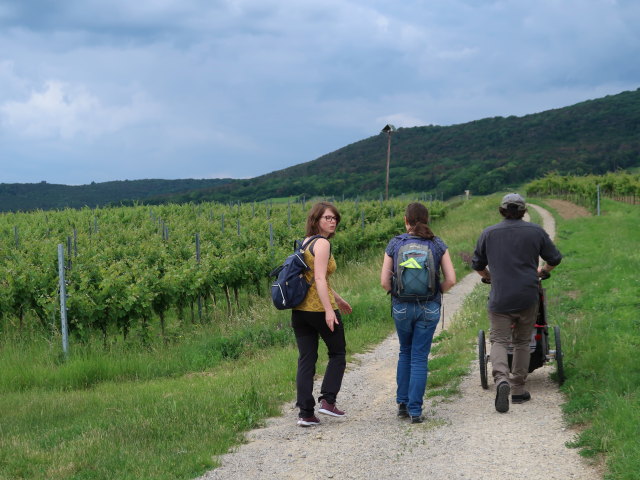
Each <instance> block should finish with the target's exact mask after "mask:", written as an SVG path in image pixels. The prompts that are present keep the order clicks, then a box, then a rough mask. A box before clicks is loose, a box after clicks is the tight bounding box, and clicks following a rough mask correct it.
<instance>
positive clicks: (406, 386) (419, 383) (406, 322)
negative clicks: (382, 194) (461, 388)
mask: <svg viewBox="0 0 640 480" xmlns="http://www.w3.org/2000/svg"><path fill="white" fill-rule="evenodd" d="M428 223H429V211H428V210H427V207H425V206H424V205H422V204H421V203H418V202H416V203H410V204H409V205H408V206H407V209H406V211H405V216H404V225H405V228H406V231H407V233H403V234H402V235H398V236H396V237H394V238H392V239H391V241H390V242H389V244H388V245H387V248H386V250H385V254H384V260H383V263H382V272H381V274H380V283H381V284H382V288H384V289H385V290H386V291H387V292H388V293H390V294H391V296H392V297H391V298H392V313H393V320H394V322H395V324H396V331H397V333H398V339H399V340H400V353H399V355H398V367H397V371H396V383H397V390H396V403H397V404H398V417H401V418H409V419H410V420H411V423H422V422H423V421H424V417H423V415H422V399H423V397H424V391H425V389H426V386H427V372H428V365H427V360H428V357H429V352H430V351H431V342H432V340H433V334H434V332H435V330H436V327H437V326H438V321H439V320H440V306H441V304H442V294H443V293H444V292H446V291H447V290H449V289H450V288H451V287H453V285H455V283H456V272H455V271H454V269H453V263H452V262H451V257H450V256H449V250H448V249H447V245H446V244H445V243H444V242H443V241H442V239H440V238H439V237H436V236H435V235H434V234H433V232H432V231H431V229H430V228H429V226H428ZM403 247H404V248H403ZM427 249H428V250H427ZM401 252H403V253H402V255H401ZM404 252H406V255H407V257H408V258H405V253H404ZM428 252H430V254H429V253H428ZM418 253H420V254H423V253H425V254H426V255H425V256H422V257H418ZM399 257H402V258H399ZM429 257H431V258H432V260H431V263H430V265H429V266H431V267H432V269H433V270H434V274H435V275H434V282H433V284H432V285H433V287H432V289H428V288H426V289H425V290H424V292H418V291H417V289H416V291H415V292H412V293H413V294H414V296H413V298H412V297H411V296H410V295H409V296H406V295H402V294H401V292H399V291H398V290H400V289H401V288H400V287H399V283H398V281H397V279H396V278H394V277H395V276H396V275H395V273H394V272H396V271H397V270H398V269H397V268H396V267H397V266H398V264H399V265H400V266H403V267H404V265H405V264H407V265H406V267H404V268H409V269H423V268H424V266H422V265H420V264H418V262H417V261H415V259H416V258H429ZM403 260H404V261H403ZM424 264H425V265H426V262H425V263H424ZM440 270H442V273H444V281H442V282H441V281H440ZM414 271H415V270H414ZM419 275H420V273H419V272H418V273H414V274H412V276H413V277H414V278H421V277H420V276H419ZM402 278H403V279H405V278H406V277H404V276H403V277H402ZM407 278H408V277H407ZM425 280H426V275H425ZM394 287H396V288H394ZM418 287H419V288H421V284H420V285H419V286H418Z"/></svg>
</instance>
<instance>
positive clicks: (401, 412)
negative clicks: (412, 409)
mask: <svg viewBox="0 0 640 480" xmlns="http://www.w3.org/2000/svg"><path fill="white" fill-rule="evenodd" d="M398 417H400V418H408V417H409V410H407V405H406V404H405V403H399V404H398Z"/></svg>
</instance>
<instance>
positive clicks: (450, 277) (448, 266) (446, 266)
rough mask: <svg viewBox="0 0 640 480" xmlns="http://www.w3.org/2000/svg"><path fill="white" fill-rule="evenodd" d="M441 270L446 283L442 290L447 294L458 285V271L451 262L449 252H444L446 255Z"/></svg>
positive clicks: (443, 257)
mask: <svg viewBox="0 0 640 480" xmlns="http://www.w3.org/2000/svg"><path fill="white" fill-rule="evenodd" d="M440 268H441V269H442V273H443V274H444V281H443V282H442V283H441V284H440V290H441V291H442V293H445V292H448V291H449V290H450V289H451V287H453V286H454V285H455V284H456V271H455V270H454V269H453V262H452V261H451V255H449V250H447V251H446V252H444V255H443V256H442V260H440Z"/></svg>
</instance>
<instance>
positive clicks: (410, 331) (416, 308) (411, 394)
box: [393, 302, 440, 417]
mask: <svg viewBox="0 0 640 480" xmlns="http://www.w3.org/2000/svg"><path fill="white" fill-rule="evenodd" d="M393 320H394V321H395V323H396V330H397V332H398V339H399V340H400V354H399V356H398V370H397V373H396V381H397V383H398V390H397V392H396V402H397V403H404V404H405V405H406V406H407V410H408V411H409V415H411V416H412V417H418V416H420V415H421V414H422V399H423V397H424V391H425V389H426V387H427V372H428V366H427V360H428V357H429V352H430V351H431V342H432V340H433V334H434V332H435V330H436V327H437V326H438V321H439V320H440V304H439V303H437V302H402V303H399V302H398V303H394V305H393Z"/></svg>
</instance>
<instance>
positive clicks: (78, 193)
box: [0, 179, 230, 212]
mask: <svg viewBox="0 0 640 480" xmlns="http://www.w3.org/2000/svg"><path fill="white" fill-rule="evenodd" d="M229 181H230V179H208V180H193V179H187V180H158V179H149V180H118V181H114V182H103V183H95V182H93V183H91V184H89V185H77V186H70V185H58V184H53V183H47V182H40V183H0V211H4V212H6V211H18V210H21V211H29V210H38V209H42V210H51V209H61V208H82V207H92V208H93V207H99V206H106V205H117V204H121V203H125V204H131V203H133V202H135V201H144V200H146V199H148V198H151V197H158V196H160V195H174V194H177V193H183V192H189V191H194V190H197V189H201V188H207V187H209V188H210V187H213V186H216V185H221V184H224V183H225V182H229Z"/></svg>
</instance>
